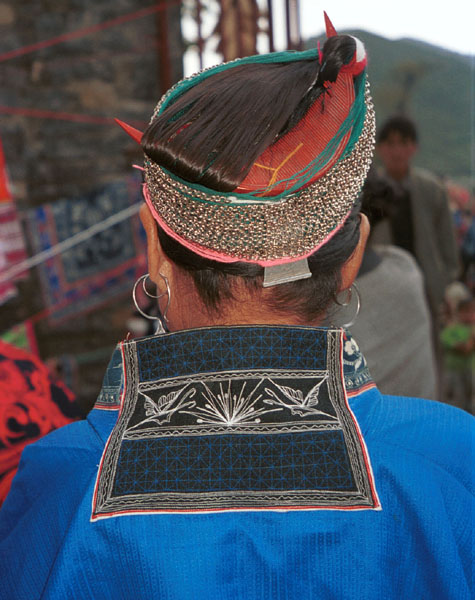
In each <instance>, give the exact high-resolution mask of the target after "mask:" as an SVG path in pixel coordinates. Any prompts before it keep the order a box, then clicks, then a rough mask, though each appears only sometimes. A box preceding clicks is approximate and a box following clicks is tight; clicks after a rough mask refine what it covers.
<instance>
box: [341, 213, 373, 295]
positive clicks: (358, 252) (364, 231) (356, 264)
mask: <svg viewBox="0 0 475 600" xmlns="http://www.w3.org/2000/svg"><path fill="white" fill-rule="evenodd" d="M369 232H370V224H369V221H368V217H367V216H366V215H364V214H363V213H360V239H359V240H358V244H357V246H356V248H355V249H354V251H353V254H352V255H351V256H350V258H349V259H348V260H347V261H346V263H345V264H344V265H343V267H342V269H341V286H340V292H341V291H343V290H347V289H348V288H349V287H350V286H351V284H352V283H353V281H354V280H355V279H356V276H357V275H358V271H359V270H360V266H361V262H362V260H363V255H364V251H365V248H366V243H367V241H368V237H369Z"/></svg>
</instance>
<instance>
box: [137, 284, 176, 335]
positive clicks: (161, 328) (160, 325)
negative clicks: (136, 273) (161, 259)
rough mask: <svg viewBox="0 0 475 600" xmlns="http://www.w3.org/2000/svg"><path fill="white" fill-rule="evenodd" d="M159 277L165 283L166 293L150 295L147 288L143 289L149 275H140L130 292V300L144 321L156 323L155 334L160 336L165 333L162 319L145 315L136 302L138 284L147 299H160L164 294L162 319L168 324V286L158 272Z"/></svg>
mask: <svg viewBox="0 0 475 600" xmlns="http://www.w3.org/2000/svg"><path fill="white" fill-rule="evenodd" d="M159 275H160V277H162V279H163V280H164V281H165V285H166V286H167V291H166V292H163V293H162V294H158V295H157V296H156V295H154V294H150V292H149V291H148V290H147V288H146V287H145V282H146V280H147V278H149V277H150V275H149V274H148V273H146V274H145V275H142V276H141V277H139V278H138V279H137V281H136V282H135V284H134V288H133V290H132V299H133V301H134V305H135V308H136V309H137V311H138V312H139V313H140V314H141V315H142V316H143V317H145V318H146V319H148V320H149V321H158V323H157V329H156V331H155V334H160V333H166V330H165V327H164V326H163V322H162V319H161V318H160V317H159V316H154V315H149V314H147V313H146V312H145V311H143V310H142V309H141V308H140V306H139V303H138V302H137V296H136V294H137V287H138V285H139V283H142V288H143V291H144V293H145V294H146V295H147V296H148V297H149V298H161V297H162V296H165V294H166V295H167V296H168V300H167V305H166V307H165V310H164V311H163V315H162V316H163V319H164V320H165V321H167V322H168V319H167V312H168V308H169V306H170V295H171V294H170V285H169V284H168V278H167V277H165V275H163V274H162V273H160V272H159Z"/></svg>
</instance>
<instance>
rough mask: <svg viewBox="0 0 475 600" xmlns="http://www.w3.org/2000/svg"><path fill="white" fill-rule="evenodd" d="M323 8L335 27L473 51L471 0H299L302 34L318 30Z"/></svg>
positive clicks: (474, 12) (474, 25) (474, 6)
mask: <svg viewBox="0 0 475 600" xmlns="http://www.w3.org/2000/svg"><path fill="white" fill-rule="evenodd" d="M324 10H326V12H327V14H328V16H329V17H330V19H331V20H332V22H333V25H334V26H335V29H336V30H337V31H338V30H339V29H342V30H343V29H352V28H354V29H365V30H366V31H370V32H372V33H377V34H379V35H382V36H384V37H386V38H389V39H398V38H402V37H411V38H415V39H419V40H422V41H425V42H429V43H431V44H435V45H437V46H442V47H443V48H447V49H449V50H454V51H456V52H461V53H462V54H472V55H473V54H475V1H474V0H450V1H448V2H444V1H442V0H432V2H429V1H427V0H392V1H389V2H387V1H386V2H385V1H384V0H367V1H364V0H362V1H358V0H356V1H355V0H337V1H335V0H333V2H330V1H329V0H326V2H325V1H324V2H319V1H317V0H300V13H301V18H300V24H301V28H302V34H303V36H304V37H305V38H307V37H311V36H312V35H315V34H318V33H321V31H322V29H323V11H324Z"/></svg>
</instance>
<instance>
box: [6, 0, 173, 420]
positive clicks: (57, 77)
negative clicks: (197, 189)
mask: <svg viewBox="0 0 475 600" xmlns="http://www.w3.org/2000/svg"><path fill="white" fill-rule="evenodd" d="M169 5H170V8H168V12H167V23H168V29H167V33H168V35H167V37H168V40H169V43H170V45H171V47H170V56H171V57H172V58H171V63H170V73H171V77H172V79H173V81H176V80H178V79H179V78H181V76H182V66H181V55H182V41H181V40H182V38H181V33H180V7H179V5H178V4H177V3H174V2H169ZM150 6H154V4H153V3H151V4H150ZM146 8H147V6H144V3H143V2H141V1H140V0H115V1H114V2H111V1H103V0H101V1H99V2H97V0H21V2H19V1H18V0H0V55H2V54H4V53H6V52H9V51H11V50H15V49H17V48H21V47H25V46H28V45H30V44H37V43H38V42H42V41H44V40H49V39H53V38H57V37H58V36H61V35H63V34H68V33H70V32H74V31H78V30H82V29H84V30H85V29H87V28H92V27H94V26H95V25H96V24H101V23H102V24H103V26H104V25H107V24H108V23H110V22H111V20H113V19H117V18H118V17H121V16H123V15H130V18H129V20H127V21H125V22H123V23H122V24H117V25H115V26H111V27H104V28H103V29H102V30H100V31H96V32H94V33H85V35H82V36H81V37H77V38H76V39H72V40H70V41H65V42H62V43H56V44H54V45H51V46H49V47H44V48H41V49H38V50H36V51H34V52H28V53H26V54H24V55H22V56H16V57H12V58H11V59H9V60H6V61H3V62H0V105H2V106H3V107H5V106H6V107H10V108H11V109H13V111H16V113H17V114H5V111H3V114H0V137H1V139H2V141H3V146H4V151H5V156H6V161H7V165H8V171H9V175H10V180H11V183H12V187H13V192H14V197H15V200H16V203H17V207H18V208H19V210H20V212H21V213H23V214H26V213H27V211H28V210H29V209H31V208H33V207H37V206H40V205H43V204H45V203H52V202H56V201H57V200H59V199H64V198H74V197H75V196H80V195H81V194H85V193H89V192H90V191H92V190H94V189H98V188H99V187H100V186H102V185H104V184H107V183H108V182H112V181H117V180H120V179H123V178H125V177H126V176H128V175H130V173H131V164H132V163H133V162H140V161H141V159H142V157H141V152H140V150H139V149H138V147H137V146H136V144H135V143H134V142H133V141H132V140H129V138H127V136H126V135H125V134H124V133H123V132H122V130H120V129H119V128H118V127H117V126H115V125H114V124H112V123H110V118H111V117H118V118H120V119H123V120H125V121H128V122H132V123H133V124H136V126H140V125H141V124H143V125H145V124H146V122H147V121H148V119H149V117H150V114H151V112H152V110H153V107H154V105H155V104H156V102H157V100H158V98H159V96H160V95H161V92H162V90H161V89H160V87H161V85H160V79H161V77H160V76H161V73H160V61H159V53H160V52H162V53H163V49H162V50H161V49H160V39H159V38H158V36H157V31H160V22H159V19H160V18H163V17H161V13H159V12H158V13H157V12H155V13H151V14H148V15H146V16H141V17H139V18H133V17H134V13H135V14H136V15H137V14H138V11H143V10H144V9H146ZM25 109H26V110H29V111H36V112H33V113H30V114H29V115H27V114H22V111H23V110H25ZM53 113H54V114H53ZM54 115H56V117H64V118H50V117H53V116H54ZM78 115H79V116H78ZM87 118H90V119H91V122H87ZM42 308H43V306H42V301H41V297H40V294H39V281H38V278H37V274H36V273H35V272H34V271H32V272H31V273H30V276H29V277H28V278H27V279H26V280H25V281H24V282H23V283H21V284H20V295H19V296H18V298H17V299H15V300H13V301H11V302H9V303H8V304H7V305H4V306H2V307H0V313H1V317H0V328H2V329H3V330H4V329H5V328H7V327H8V326H10V325H12V324H14V323H16V322H19V321H21V320H23V319H24V318H25V317H26V316H28V315H31V314H36V313H38V311H41V309H42ZM130 311H131V301H130V299H129V298H127V299H124V298H118V299H117V300H115V301H114V302H112V303H109V304H108V305H107V307H105V308H104V309H102V310H100V311H97V310H96V311H94V312H92V313H89V314H87V315H82V316H81V317H79V318H73V319H70V320H67V321H65V322H64V323H63V324H62V325H61V326H60V327H51V324H50V323H49V322H48V321H46V320H45V321H43V322H42V321H40V322H39V323H37V325H36V335H37V340H38V344H39V350H40V355H41V357H42V358H43V359H48V358H52V357H61V356H66V355H67V356H70V357H73V358H74V357H75V356H79V357H82V358H81V359H80V360H79V361H76V365H77V368H78V372H77V376H76V378H75V382H76V383H75V384H74V385H76V387H77V389H76V390H75V391H76V392H77V393H78V395H79V397H80V400H81V401H82V402H83V404H84V406H85V407H86V408H89V406H90V405H91V403H92V402H93V400H94V397H95V395H96V393H97V391H98V389H99V386H100V382H101V379H102V373H103V370H104V366H105V364H106V363H107V358H106V356H107V353H108V348H109V347H112V346H113V345H114V344H115V343H116V342H117V341H118V340H119V339H121V338H122V337H123V336H124V335H125V333H126V332H125V325H124V319H125V318H126V317H127V314H129V313H130ZM88 356H89V360H87V359H86V358H85V357H88Z"/></svg>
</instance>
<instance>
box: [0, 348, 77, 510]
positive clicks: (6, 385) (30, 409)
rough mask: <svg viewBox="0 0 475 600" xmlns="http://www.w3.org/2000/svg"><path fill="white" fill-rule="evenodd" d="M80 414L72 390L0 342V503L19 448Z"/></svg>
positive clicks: (28, 356)
mask: <svg viewBox="0 0 475 600" xmlns="http://www.w3.org/2000/svg"><path fill="white" fill-rule="evenodd" d="M81 417H82V414H81V410H80V408H79V406H78V405H77V404H76V402H75V399H74V395H73V393H72V392H71V391H70V390H68V388H67V387H66V386H65V385H64V384H62V383H61V382H59V381H55V379H54V378H53V376H52V374H51V373H50V371H49V370H48V368H47V367H46V365H44V364H43V363H42V362H41V361H40V360H39V359H38V358H36V357H35V356H33V355H32V354H28V353H27V352H25V351H24V350H20V349H18V348H15V347H14V346H11V345H10V344H6V343H5V342H2V341H0V504H1V503H2V502H3V500H4V499H5V497H6V495H7V493H8V491H9V489H10V484H11V481H12V479H13V477H14V475H15V473H16V470H17V467H18V463H19V461H20V456H21V452H22V450H23V448H24V447H25V446H26V445H28V444H31V443H32V442H34V441H36V440H38V439H39V438H40V437H42V436H44V435H46V434H47V433H49V432H50V431H52V430H53V429H57V428H58V427H62V426H63V425H67V424H68V423H71V422H72V421H76V420H78V419H80V418H81Z"/></svg>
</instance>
